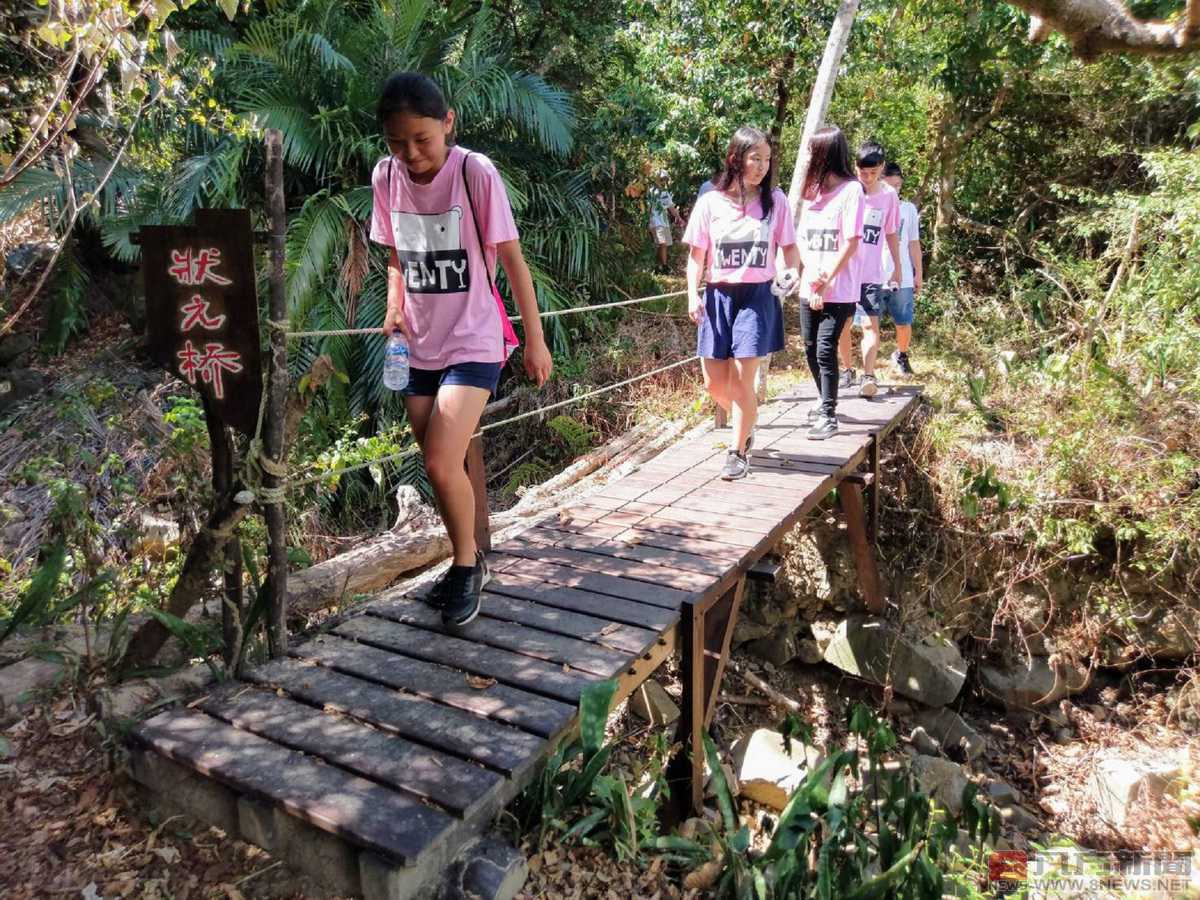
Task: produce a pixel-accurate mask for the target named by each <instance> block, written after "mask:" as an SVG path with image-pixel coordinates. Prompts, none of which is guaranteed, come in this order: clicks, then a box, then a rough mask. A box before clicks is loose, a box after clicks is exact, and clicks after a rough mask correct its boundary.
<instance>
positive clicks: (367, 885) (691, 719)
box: [133, 389, 919, 896]
mask: <svg viewBox="0 0 1200 900" xmlns="http://www.w3.org/2000/svg"><path fill="white" fill-rule="evenodd" d="M918 393H919V391H918V390H917V389H910V390H906V391H904V392H885V393H883V394H881V396H879V397H876V398H874V399H873V400H871V401H867V400H860V399H854V400H847V401H843V402H842V403H841V404H840V406H839V413H840V419H841V423H842V426H841V427H842V432H841V434H839V435H837V436H836V437H834V438H832V439H830V440H828V441H824V442H819V443H818V442H812V441H809V440H807V438H806V437H805V432H806V430H807V422H806V417H805V413H806V410H807V408H808V406H809V405H810V403H811V402H812V399H811V395H807V396H806V395H804V394H802V393H796V394H794V395H792V396H790V397H787V398H784V399H780V400H777V401H775V402H772V403H770V404H768V405H766V406H764V407H763V409H762V411H761V416H760V424H759V427H758V430H757V433H756V437H755V448H754V451H753V468H752V471H751V474H750V476H749V477H748V478H746V479H745V480H743V481H739V482H735V483H728V482H723V481H721V480H720V479H719V477H718V476H719V472H720V469H721V466H722V465H723V463H724V456H725V446H724V444H725V442H727V441H728V440H729V435H730V432H728V431H715V432H710V433H707V434H704V435H701V436H700V437H698V438H696V439H694V440H691V441H689V442H685V443H680V444H677V445H675V446H673V447H671V448H670V449H668V450H666V451H665V452H663V453H662V454H661V455H659V456H658V457H656V458H655V459H653V460H651V461H650V462H648V463H647V464H645V465H643V466H642V467H641V468H640V469H638V470H637V471H635V472H634V473H632V474H631V475H629V476H627V477H624V478H621V479H619V480H616V481H614V482H612V483H610V484H608V485H607V486H606V487H604V488H603V489H602V490H600V491H599V492H597V493H595V494H593V495H591V496H588V497H585V498H583V499H581V500H580V501H579V502H578V503H576V504H575V505H573V506H571V507H569V508H567V509H564V510H561V511H559V512H557V513H556V514H555V515H553V516H550V517H546V518H544V519H542V520H541V521H538V522H537V523H536V524H535V525H533V527H531V528H530V529H529V530H527V531H526V532H524V533H523V534H521V535H520V536H518V537H516V538H514V539H512V540H509V541H506V542H505V543H503V544H501V545H500V546H498V547H496V548H495V549H494V550H493V552H492V553H491V554H490V555H489V559H490V563H491V567H492V570H493V573H494V577H493V580H492V582H491V584H490V585H489V586H488V588H487V590H486V593H485V596H484V598H483V606H482V613H481V616H480V618H479V619H477V620H476V621H475V622H473V623H472V624H471V625H469V626H468V627H466V628H464V629H461V630H460V631H458V632H456V633H454V634H453V635H451V634H446V633H443V629H442V627H441V623H440V617H439V615H438V614H437V613H436V612H434V611H433V610H431V609H430V608H428V607H427V606H425V605H424V604H423V603H422V602H421V601H420V600H419V599H418V598H416V597H413V596H407V595H405V596H385V598H384V599H381V600H379V601H377V602H374V603H371V604H369V605H368V606H366V607H365V608H364V609H363V611H362V613H361V615H357V616H355V617H354V618H351V619H349V620H347V621H344V622H342V623H341V624H340V625H337V626H336V627H335V628H333V629H332V631H330V632H329V633H325V634H321V635H319V636H317V637H314V638H311V639H310V640H308V641H307V642H305V643H303V644H300V645H299V646H297V647H295V648H294V649H293V651H292V652H291V655H290V657H289V658H287V659H282V660H277V661H274V662H271V663H268V664H266V665H262V666H259V667H257V668H255V669H253V670H251V671H250V672H249V673H248V675H247V676H246V678H245V681H244V682H239V683H236V684H232V685H228V686H225V687H223V688H222V689H221V690H219V691H218V692H216V693H214V694H212V695H210V696H208V697H206V698H204V699H203V700H201V701H199V702H197V703H193V704H192V705H191V706H190V707H188V708H180V709H172V710H168V711H165V712H162V713H160V714H158V715H157V716H155V717H154V718H152V719H150V720H148V721H146V722H145V723H143V724H141V725H140V726H139V727H138V728H137V729H136V730H135V731H134V733H133V738H134V744H135V752H134V772H135V776H136V777H137V778H138V779H139V780H141V781H143V782H144V783H146V784H147V785H149V786H150V787H151V789H152V790H155V791H158V792H167V793H169V795H170V796H169V798H168V799H173V800H174V801H175V802H176V803H177V804H178V805H180V806H182V807H185V808H188V807H190V808H191V810H192V811H194V812H198V813H199V814H201V815H202V816H203V815H206V814H207V817H208V818H209V819H210V820H214V821H215V823H216V824H218V825H221V826H222V827H224V828H225V829H226V830H227V831H229V830H230V829H235V831H234V833H235V834H238V835H240V836H242V837H245V838H247V839H248V840H251V841H253V842H255V843H259V844H262V845H264V846H266V848H267V849H268V850H270V851H272V852H276V853H280V854H281V855H282V856H283V857H284V858H285V859H286V860H288V861H289V862H291V863H293V864H298V865H301V866H304V867H307V868H309V869H310V870H311V869H313V868H316V869H318V870H320V873H321V874H322V875H323V876H324V877H326V880H327V881H329V882H330V883H335V884H336V885H337V886H338V887H339V888H340V889H342V890H353V891H355V892H361V893H366V894H367V895H369V896H371V895H374V896H382V895H390V896H409V895H411V894H412V893H414V892H416V891H418V890H419V889H423V888H422V885H426V884H427V883H428V882H429V880H430V878H432V877H434V876H435V875H436V874H437V873H438V872H439V871H440V870H441V869H442V868H443V867H444V866H445V865H446V864H447V863H448V862H449V861H450V860H451V859H452V858H453V856H454V854H455V853H456V852H457V850H458V849H459V847H460V846H461V844H462V843H463V841H464V840H466V839H467V837H468V836H470V835H472V834H474V833H477V832H478V831H479V830H480V829H481V828H483V827H485V826H486V824H487V822H488V821H489V820H490V819H491V817H492V816H493V815H494V814H495V813H496V811H497V810H498V809H500V808H501V807H502V806H504V805H505V804H507V803H508V802H509V801H510V800H511V799H512V798H513V797H514V796H515V795H516V794H517V792H518V791H519V790H520V789H521V788H522V787H524V786H525V785H526V784H527V783H529V781H531V780H532V778H533V777H534V776H535V774H536V772H537V770H538V767H539V764H540V763H542V761H543V760H544V759H545V758H546V757H547V755H548V754H549V753H550V752H551V751H552V750H553V748H554V746H555V744H556V742H557V741H558V740H559V739H561V738H562V737H563V736H565V735H566V734H568V733H569V732H570V731H571V729H572V728H573V727H575V726H576V725H577V714H578V702H579V698H580V692H581V691H582V690H583V688H584V687H586V686H587V685H588V684H590V683H593V682H596V681H599V680H602V679H606V678H617V679H618V684H619V687H618V697H624V696H627V695H628V694H629V693H631V692H632V691H633V690H634V689H635V688H636V687H637V686H638V685H639V684H640V683H641V682H642V681H643V680H644V679H645V678H646V677H647V676H648V675H649V674H650V673H651V672H652V671H653V670H654V669H655V668H657V667H658V665H660V664H661V663H662V661H663V660H664V659H666V658H667V657H668V656H669V655H670V654H671V653H672V652H673V651H674V650H675V649H676V648H678V649H680V650H681V651H682V653H683V666H684V679H685V694H686V696H685V703H684V721H683V723H682V729H681V730H682V732H683V733H684V736H685V740H686V741H687V743H688V744H689V745H690V747H691V749H692V751H693V760H692V761H690V762H689V761H686V760H685V761H684V762H683V767H684V768H683V772H684V777H685V778H688V777H690V778H691V780H692V792H691V799H692V800H693V801H698V799H699V794H698V792H699V789H700V785H699V765H700V761H701V758H702V754H701V753H699V752H698V751H699V746H700V745H699V735H700V732H701V729H702V727H703V726H704V725H706V724H707V723H708V722H709V721H710V720H711V717H712V714H713V711H714V710H715V703H714V700H715V697H716V694H717V689H718V687H719V683H720V677H721V673H722V669H723V666H724V659H725V657H726V656H727V654H728V646H729V644H728V642H729V638H730V635H731V634H732V631H733V625H734V622H735V621H736V617H737V609H738V605H739V603H740V600H741V593H742V585H743V583H744V578H745V575H746V572H747V570H748V569H749V568H750V567H751V566H752V565H754V564H755V563H756V562H757V561H758V560H759V559H760V558H761V557H762V556H763V555H764V554H766V553H767V552H768V551H769V550H770V549H771V548H772V547H773V546H774V545H775V544H776V543H777V542H778V540H779V539H780V537H782V535H783V534H784V533H785V532H786V531H787V530H788V529H789V528H791V527H792V526H793V525H794V524H795V523H796V522H797V521H798V520H799V519H800V517H802V516H804V515H805V514H806V513H808V512H809V511H810V510H811V509H812V508H813V507H814V506H816V505H817V504H818V503H819V502H821V500H822V499H823V498H825V497H826V496H827V495H828V494H829V493H830V491H832V490H833V489H834V488H836V487H838V486H839V485H844V486H845V487H846V490H844V491H840V492H839V499H841V501H842V506H843V509H844V510H845V513H846V515H847V519H848V522H849V524H850V526H851V528H850V530H851V532H852V534H851V538H852V542H853V541H855V540H857V543H856V546H855V550H856V556H857V557H858V559H859V562H860V567H859V570H860V576H861V577H862V578H863V588H864V594H865V595H866V596H867V599H868V601H869V602H872V603H878V602H880V599H881V598H880V597H878V596H877V595H878V594H879V589H878V583H877V576H872V571H873V562H872V561H871V559H869V556H870V548H869V545H868V542H867V538H866V530H867V529H865V528H864V523H865V521H866V519H867V518H869V512H868V514H867V515H864V507H865V508H866V509H867V510H868V511H869V508H870V506H871V505H872V504H871V502H870V500H868V502H867V503H866V504H864V503H863V502H862V501H863V492H862V488H863V487H864V486H865V487H866V488H867V495H868V498H872V497H873V496H874V494H875V490H874V487H873V484H872V479H871V477H870V475H869V474H868V476H867V477H857V476H852V477H850V478H849V479H847V476H851V473H853V472H855V471H856V470H858V469H860V468H861V467H863V466H864V465H865V466H866V467H867V468H868V469H870V468H874V469H876V473H875V474H876V476H877V469H878V440H879V438H880V437H881V436H882V435H884V434H886V433H887V432H888V431H889V430H891V429H892V428H893V427H894V426H895V425H896V424H897V423H898V422H899V421H900V419H901V417H902V416H903V415H904V413H905V412H906V411H907V410H908V409H909V408H910V407H911V405H912V404H913V402H914V401H915V399H916V397H917V395H918ZM843 495H844V496H843ZM872 577H875V579H876V580H875V582H874V585H872V583H871V579H872ZM682 794H683V796H684V797H685V799H686V798H687V797H688V795H689V792H688V791H686V790H684V791H683V792H682ZM314 848H316V849H314ZM381 873H382V874H381Z"/></svg>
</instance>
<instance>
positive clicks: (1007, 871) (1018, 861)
mask: <svg viewBox="0 0 1200 900" xmlns="http://www.w3.org/2000/svg"><path fill="white" fill-rule="evenodd" d="M1028 872H1029V854H1028V853H1026V852H1025V851H1024V850H997V851H995V852H994V853H992V855H991V856H989V857H988V881H989V882H996V881H1024V880H1025V879H1026V878H1027V877H1028Z"/></svg>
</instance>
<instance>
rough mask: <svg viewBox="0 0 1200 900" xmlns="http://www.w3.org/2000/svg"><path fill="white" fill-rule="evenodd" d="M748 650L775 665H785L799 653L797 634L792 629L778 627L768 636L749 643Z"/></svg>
mask: <svg viewBox="0 0 1200 900" xmlns="http://www.w3.org/2000/svg"><path fill="white" fill-rule="evenodd" d="M746 652H748V653H750V654H751V655H753V656H755V657H757V658H758V659H761V660H763V661H765V662H769V663H770V664H771V665H773V666H785V665H787V664H788V663H789V662H791V660H792V659H793V658H794V657H795V656H796V654H797V647H796V636H795V635H794V634H792V633H791V629H782V628H776V629H775V630H774V631H773V632H772V633H771V634H769V635H767V636H766V637H763V638H759V639H758V640H756V641H751V642H750V643H748V644H747V645H746Z"/></svg>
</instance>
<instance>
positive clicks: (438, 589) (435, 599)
mask: <svg viewBox="0 0 1200 900" xmlns="http://www.w3.org/2000/svg"><path fill="white" fill-rule="evenodd" d="M449 579H450V569H449V568H447V569H446V571H445V572H443V573H442V574H441V575H439V576H438V579H437V581H435V582H434V583H433V586H432V587H431V588H430V589H429V592H428V593H427V594H425V595H424V596H422V597H421V598H420V599H421V602H422V603H424V604H425V605H426V606H429V607H432V608H433V609H443V608H445V606H446V582H447V581H448V580H449Z"/></svg>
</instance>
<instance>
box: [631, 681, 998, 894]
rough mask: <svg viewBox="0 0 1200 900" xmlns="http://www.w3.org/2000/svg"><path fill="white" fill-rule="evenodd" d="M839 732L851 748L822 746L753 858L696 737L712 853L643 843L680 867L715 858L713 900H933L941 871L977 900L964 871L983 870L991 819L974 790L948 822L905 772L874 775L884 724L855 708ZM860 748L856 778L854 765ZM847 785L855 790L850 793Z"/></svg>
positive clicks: (681, 844)
mask: <svg viewBox="0 0 1200 900" xmlns="http://www.w3.org/2000/svg"><path fill="white" fill-rule="evenodd" d="M849 726H850V732H851V734H852V735H854V737H855V740H856V743H857V745H858V746H857V747H856V748H855V749H849V750H842V749H837V748H830V750H829V754H828V756H827V757H826V758H825V759H824V760H823V761H822V762H820V763H819V764H818V765H817V766H816V767H815V768H813V769H812V770H811V771H809V772H808V773H807V774H806V776H805V778H804V781H803V782H802V783H801V784H800V786H799V787H798V788H797V789H796V790H795V792H794V793H793V794H792V795H791V797H790V798H788V802H787V805H786V806H785V807H784V809H783V812H782V813H780V815H779V818H778V820H777V822H776V823H775V828H774V831H773V832H772V834H771V840H770V843H769V844H768V845H767V848H766V849H765V850H763V851H761V852H756V851H752V850H751V849H750V833H749V830H748V829H747V828H746V827H745V826H742V825H740V823H739V821H738V819H737V816H736V807H735V806H734V801H733V796H732V794H731V793H730V790H729V785H728V784H727V783H726V781H725V777H724V775H723V773H722V771H721V767H720V758H719V756H718V755H717V750H716V746H715V745H714V744H713V742H712V740H711V739H710V738H708V737H707V736H706V737H705V754H706V757H707V759H708V765H709V769H710V771H711V772H712V773H713V780H712V784H713V787H714V789H715V791H716V794H717V804H718V808H719V810H720V813H721V827H720V828H716V829H713V830H712V832H711V834H710V837H711V838H712V839H713V840H715V842H716V844H717V846H718V847H719V852H718V853H717V854H716V856H714V853H713V849H712V847H711V846H710V845H709V844H708V843H707V842H702V841H699V840H690V839H685V838H680V837H663V838H658V839H657V840H655V841H654V842H653V846H654V847H656V848H657V849H659V850H662V851H665V852H666V853H667V854H668V856H669V858H671V859H672V860H673V861H676V862H680V863H682V864H684V865H686V866H689V867H694V866H696V865H699V864H702V863H705V862H707V861H709V860H712V859H714V858H715V859H719V860H722V861H723V862H722V865H723V870H722V873H721V875H720V877H719V880H718V881H717V882H716V886H715V888H714V894H715V895H716V896H717V897H729V898H735V897H736V898H760V900H769V898H779V900H783V898H820V900H827V898H835V897H854V898H860V900H865V898H882V897H888V898H913V900H937V898H940V897H941V896H942V895H943V892H944V890H945V889H946V885H947V880H948V879H947V875H948V874H949V875H950V876H951V879H950V880H952V881H954V882H956V883H957V885H958V887H959V888H960V889H961V890H963V891H965V894H964V895H965V896H976V897H981V896H982V895H981V894H979V893H978V892H977V889H976V886H975V884H974V883H973V882H974V878H973V877H972V873H974V872H977V871H978V870H979V869H980V868H981V866H982V864H983V853H984V849H985V846H984V845H985V842H986V841H987V840H988V839H989V838H990V837H992V836H994V835H995V834H997V833H998V828H999V818H998V816H996V815H995V814H994V813H993V812H992V811H991V810H990V809H988V808H987V807H986V806H985V805H984V804H983V803H981V802H980V801H979V799H978V798H977V796H976V794H975V789H974V785H970V786H969V787H968V788H967V790H966V791H965V792H964V794H963V812H962V814H961V816H960V817H959V818H958V819H956V818H955V817H952V816H949V815H948V814H947V813H946V812H945V811H944V810H939V809H937V808H936V807H935V806H934V805H933V804H932V803H931V802H930V800H929V798H928V797H926V796H925V795H924V794H922V793H921V792H920V791H919V790H917V789H916V788H915V787H914V786H913V784H912V782H911V780H910V777H909V775H908V774H907V772H906V771H896V772H889V771H885V770H884V769H883V766H882V760H883V755H884V754H885V753H887V752H889V751H891V750H893V749H894V748H895V746H896V737H895V735H894V734H893V733H892V731H891V729H890V728H888V727H887V725H886V724H885V723H884V722H882V721H880V720H879V719H878V718H877V717H876V716H875V715H874V714H873V713H872V712H871V711H870V710H869V709H867V708H866V707H865V706H863V705H861V704H856V705H855V706H854V707H853V708H852V709H851V710H850V711H849ZM793 730H794V728H793ZM864 750H865V755H866V760H867V767H866V770H865V771H864V770H862V769H861V767H860V755H861V753H862V751H864ZM852 781H853V782H857V783H858V785H859V787H858V788H857V789H852V788H851V783H852ZM873 797H876V798H878V801H873V800H872V798H873ZM960 824H961V825H962V826H963V827H964V828H965V829H966V830H967V832H968V835H969V838H970V842H971V844H972V847H973V848H974V849H973V851H972V853H973V856H972V857H971V858H970V859H966V860H964V859H962V858H961V857H960V856H959V855H958V853H957V850H956V847H955V842H956V841H957V839H958V829H959V826H960ZM814 859H815V860H816V865H815V867H814V866H813V865H812V864H811V860H814Z"/></svg>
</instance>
